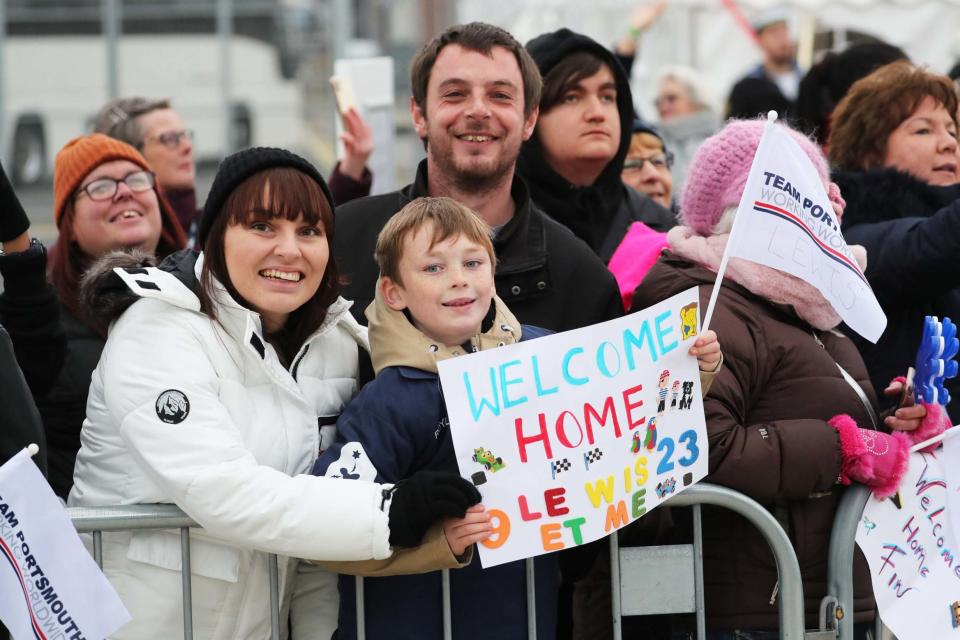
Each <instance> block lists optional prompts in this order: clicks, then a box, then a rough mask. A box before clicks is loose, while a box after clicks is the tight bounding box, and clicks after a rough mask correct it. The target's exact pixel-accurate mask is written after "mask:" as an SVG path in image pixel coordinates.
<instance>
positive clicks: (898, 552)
mask: <svg viewBox="0 0 960 640" xmlns="http://www.w3.org/2000/svg"><path fill="white" fill-rule="evenodd" d="M944 462H945V459H944V456H943V451H942V450H939V451H936V452H935V453H934V454H924V453H913V454H911V455H910V468H909V469H908V470H907V472H906V474H905V475H904V477H903V481H902V482H901V484H900V492H899V494H898V498H899V500H897V501H894V500H892V499H890V500H883V501H878V500H875V499H874V498H870V500H869V501H868V502H867V506H866V508H864V510H863V517H862V518H861V520H860V525H859V526H858V527H857V544H858V545H859V546H860V549H861V551H863V555H864V556H865V557H866V558H867V563H868V564H869V565H870V574H871V578H872V580H873V593H874V596H875V597H876V599H877V608H878V609H879V611H880V617H881V618H882V619H883V622H884V624H886V625H887V627H889V628H890V630H891V631H893V632H894V633H895V634H896V636H897V637H898V638H899V639H900V640H912V639H916V640H919V639H921V638H922V639H923V640H928V639H930V638H960V546H958V544H957V538H956V536H955V535H954V533H955V532H954V531H953V527H952V525H951V517H950V515H949V508H948V504H949V502H950V499H949V494H950V493H951V492H956V487H955V486H952V485H950V484H948V480H947V478H946V476H945V475H944V471H945V466H946V465H945V464H944ZM947 475H949V474H947Z"/></svg>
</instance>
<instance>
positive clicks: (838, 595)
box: [820, 484, 893, 640]
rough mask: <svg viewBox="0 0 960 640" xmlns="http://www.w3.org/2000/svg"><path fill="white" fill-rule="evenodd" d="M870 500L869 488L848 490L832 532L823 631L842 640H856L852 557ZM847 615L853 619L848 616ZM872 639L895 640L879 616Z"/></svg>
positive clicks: (852, 487)
mask: <svg viewBox="0 0 960 640" xmlns="http://www.w3.org/2000/svg"><path fill="white" fill-rule="evenodd" d="M869 498H870V489H869V488H868V487H865V486H863V485H859V484H855V485H852V486H851V487H850V488H849V489H847V491H846V493H844V494H843V498H841V499H840V507H839V508H838V509H837V513H836V515H835V516H834V519H833V529H832V530H831V531H830V556H829V567H828V573H827V593H828V595H827V596H826V597H824V599H823V601H822V602H821V603H820V627H821V628H824V627H825V626H826V625H829V626H830V627H832V628H834V629H836V630H837V632H838V633H839V636H838V637H839V639H840V640H851V639H852V638H853V611H854V609H853V554H854V547H855V546H856V541H855V538H856V535H857V526H858V525H859V524H860V518H861V517H862V516H863V508H864V507H865V506H866V505H867V500H868V499H869ZM847 612H849V613H850V615H847ZM873 637H874V638H875V639H876V640H881V639H883V638H891V637H893V634H892V633H891V632H890V631H889V630H888V629H887V628H886V627H885V626H884V624H883V621H881V620H880V616H879V615H878V616H877V617H876V624H875V625H874V630H873Z"/></svg>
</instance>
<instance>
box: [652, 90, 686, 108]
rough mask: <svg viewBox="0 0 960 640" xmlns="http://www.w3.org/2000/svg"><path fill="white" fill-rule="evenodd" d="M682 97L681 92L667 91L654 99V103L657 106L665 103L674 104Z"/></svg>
mask: <svg viewBox="0 0 960 640" xmlns="http://www.w3.org/2000/svg"><path fill="white" fill-rule="evenodd" d="M680 97H681V96H680V94H679V93H665V94H663V95H659V96H657V97H656V98H655V99H654V101H653V105H654V106H655V107H659V106H660V105H663V104H673V103H674V102H676V101H678V100H679V99H680Z"/></svg>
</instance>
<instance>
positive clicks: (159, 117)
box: [93, 98, 200, 244]
mask: <svg viewBox="0 0 960 640" xmlns="http://www.w3.org/2000/svg"><path fill="white" fill-rule="evenodd" d="M93 128H94V131H96V132H97V133H102V134H105V135H108V136H110V137H111V138H116V139H117V140H122V141H123V142H126V143H127V144H129V145H130V146H131V147H134V148H135V149H137V150H139V151H140V153H142V154H143V157H144V158H146V160H147V162H149V163H150V166H151V167H152V168H153V171H154V173H155V174H156V176H157V188H158V189H159V191H160V193H161V194H162V195H163V197H164V198H166V200H167V202H169V203H170V206H171V207H172V208H173V211H174V212H175V213H176V214H177V219H178V220H179V221H180V226H182V227H183V228H184V230H185V231H187V232H188V235H189V236H190V238H191V244H192V239H193V238H194V237H195V236H196V224H197V219H198V218H199V217H200V211H199V210H198V209H197V194H196V179H197V169H196V165H195V164H194V160H193V131H192V130H191V129H187V128H185V127H184V125H183V120H181V118H180V114H178V113H177V112H176V111H174V110H173V108H172V107H171V106H170V101H169V100H148V99H146V98H118V99H116V100H112V101H111V102H109V103H107V104H106V105H105V106H104V107H103V108H102V109H100V111H99V112H98V113H97V117H96V120H95V121H94V125H93Z"/></svg>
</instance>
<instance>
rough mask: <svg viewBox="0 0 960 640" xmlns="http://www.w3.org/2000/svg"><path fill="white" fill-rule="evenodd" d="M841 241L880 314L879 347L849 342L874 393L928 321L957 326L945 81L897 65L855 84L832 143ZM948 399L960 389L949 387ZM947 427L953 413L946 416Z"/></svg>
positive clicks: (953, 182)
mask: <svg viewBox="0 0 960 640" xmlns="http://www.w3.org/2000/svg"><path fill="white" fill-rule="evenodd" d="M829 153H830V161H831V164H832V165H833V169H834V176H833V178H834V180H835V181H836V183H837V184H838V185H839V186H840V190H841V192H842V193H843V196H844V198H845V199H846V201H847V208H846V213H845V215H844V217H843V233H844V236H845V238H846V240H847V242H848V243H849V244H859V245H863V246H864V247H865V248H866V250H867V257H868V261H867V269H866V272H865V275H866V276H867V279H868V280H869V282H870V285H871V286H872V287H873V291H874V293H875V294H876V296H877V299H878V300H879V301H880V304H881V306H882V307H883V310H884V312H885V313H886V314H887V321H888V324H887V329H886V331H885V332H884V333H883V335H882V336H881V337H880V340H879V341H878V342H877V344H875V345H874V344H871V343H869V342H867V341H865V340H863V339H862V338H859V337H858V336H856V335H853V334H851V337H852V338H853V339H854V340H855V341H856V342H857V346H858V347H859V348H860V352H861V353H862V354H863V358H864V360H865V362H866V363H867V369H868V370H869V371H870V376H871V380H872V382H873V384H874V386H878V388H883V387H884V386H886V384H887V383H888V382H889V381H890V380H891V379H892V378H893V377H895V376H899V375H903V374H904V366H905V363H910V362H913V361H914V359H915V357H916V352H917V347H918V346H919V343H920V336H921V333H922V327H923V317H924V316H925V315H935V316H938V317H940V318H942V317H944V316H947V317H950V318H951V319H952V320H954V321H960V270H958V269H957V267H956V264H957V256H958V255H960V202H958V200H957V199H958V197H960V185H958V182H960V166H958V154H957V95H956V93H955V89H954V88H953V84H952V82H951V81H950V79H949V78H947V77H946V76H941V75H938V74H934V73H930V72H929V71H926V70H924V69H922V68H920V67H917V66H914V65H912V64H911V63H909V62H905V61H901V62H895V63H892V64H889V65H887V66H885V67H881V68H880V69H878V70H877V71H875V72H874V73H872V74H870V75H869V76H867V77H865V78H863V79H861V80H859V81H858V82H856V83H855V84H854V85H853V86H852V87H851V89H850V92H849V93H848V94H847V96H846V97H845V98H844V99H843V100H842V101H841V102H840V104H839V105H838V106H837V109H836V111H835V112H834V115H833V122H832V130H831V135H830V150H829ZM946 386H947V389H948V390H949V391H950V393H951V395H957V394H960V381H958V380H957V379H953V380H949V381H948V382H947V385H946ZM948 409H949V410H950V413H951V414H952V415H951V417H952V419H953V421H954V422H956V421H957V420H958V419H960V404H958V403H953V404H952V405H950V406H949V407H948Z"/></svg>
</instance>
